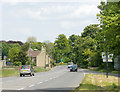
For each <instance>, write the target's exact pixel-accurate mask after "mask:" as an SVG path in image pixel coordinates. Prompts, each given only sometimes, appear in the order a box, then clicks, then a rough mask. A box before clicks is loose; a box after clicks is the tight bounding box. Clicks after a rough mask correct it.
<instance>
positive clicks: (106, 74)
mask: <svg viewBox="0 0 120 92" xmlns="http://www.w3.org/2000/svg"><path fill="white" fill-rule="evenodd" d="M106 77H107V78H108V52H106Z"/></svg>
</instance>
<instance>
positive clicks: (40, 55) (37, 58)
mask: <svg viewBox="0 0 120 92" xmlns="http://www.w3.org/2000/svg"><path fill="white" fill-rule="evenodd" d="M27 56H31V57H32V62H34V63H35V64H36V66H38V67H50V56H49V55H48V54H47V53H46V48H45V47H43V46H42V49H41V51H37V50H35V51H34V50H32V49H30V50H28V51H27Z"/></svg>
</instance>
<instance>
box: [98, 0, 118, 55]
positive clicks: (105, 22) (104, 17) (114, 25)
mask: <svg viewBox="0 0 120 92" xmlns="http://www.w3.org/2000/svg"><path fill="white" fill-rule="evenodd" d="M98 8H99V9H100V13H99V14H97V16H98V20H99V21H100V25H101V28H102V32H101V34H102V35H101V39H102V41H103V42H104V44H103V45H102V46H104V47H105V49H104V51H109V52H110V53H114V55H115V56H117V55H120V46H119V44H120V32H119V31H120V1H119V2H107V4H105V2H101V5H99V6H98ZM104 40H105V41H104Z"/></svg>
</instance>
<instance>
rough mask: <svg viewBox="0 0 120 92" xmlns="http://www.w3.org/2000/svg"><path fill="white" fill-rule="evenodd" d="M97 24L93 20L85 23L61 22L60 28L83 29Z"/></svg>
mask: <svg viewBox="0 0 120 92" xmlns="http://www.w3.org/2000/svg"><path fill="white" fill-rule="evenodd" d="M96 23H97V22H95V21H94V20H91V19H89V20H88V19H87V20H84V21H61V22H60V26H61V27H63V28H67V29H68V28H69V29H70V28H73V27H74V28H75V27H83V26H85V25H86V26H87V25H89V24H96Z"/></svg>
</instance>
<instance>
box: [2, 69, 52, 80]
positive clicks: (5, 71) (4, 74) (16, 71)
mask: <svg viewBox="0 0 120 92" xmlns="http://www.w3.org/2000/svg"><path fill="white" fill-rule="evenodd" d="M49 70H50V69H44V68H39V67H37V68H34V71H35V73H37V72H45V71H49ZM19 73H20V72H19V67H7V68H5V67H4V68H2V69H1V70H0V78H1V77H10V76H18V75H19Z"/></svg>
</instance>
